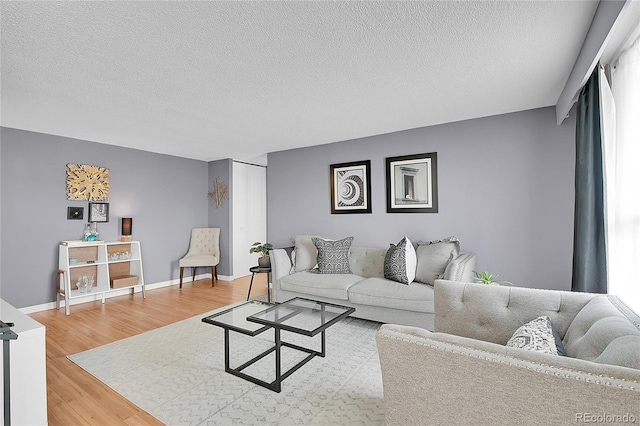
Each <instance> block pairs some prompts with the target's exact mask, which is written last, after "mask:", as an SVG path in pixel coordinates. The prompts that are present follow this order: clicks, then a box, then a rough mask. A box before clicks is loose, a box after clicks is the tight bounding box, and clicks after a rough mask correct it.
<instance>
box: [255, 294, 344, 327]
mask: <svg viewBox="0 0 640 426" xmlns="http://www.w3.org/2000/svg"><path fill="white" fill-rule="evenodd" d="M354 311H355V309H354V308H350V307H348V306H341V305H335V304H332V303H326V302H318V301H315V300H310V299H303V298H301V297H296V298H294V299H291V300H288V301H286V302H284V303H280V304H279V305H273V306H271V307H269V308H267V309H265V310H262V311H260V312H256V313H254V314H252V315H250V316H249V317H248V318H247V320H248V321H250V322H255V323H259V324H263V325H266V326H270V327H278V328H281V329H282V330H288V331H293V332H295V333H299V334H304V335H307V336H315V335H316V334H318V333H319V332H321V331H323V330H325V329H327V327H329V326H330V325H332V324H334V323H336V322H338V321H340V320H341V319H343V318H345V317H346V316H348V315H349V314H351V313H353V312H354Z"/></svg>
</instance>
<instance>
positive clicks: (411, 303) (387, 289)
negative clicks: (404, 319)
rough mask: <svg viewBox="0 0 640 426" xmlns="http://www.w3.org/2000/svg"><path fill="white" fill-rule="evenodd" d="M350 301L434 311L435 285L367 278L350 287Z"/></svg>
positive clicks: (410, 309) (407, 309) (415, 310)
mask: <svg viewBox="0 0 640 426" xmlns="http://www.w3.org/2000/svg"><path fill="white" fill-rule="evenodd" d="M347 292H348V294H349V301H350V302H352V303H358V304H361V305H370V306H382V307H385V308H394V309H402V310H405V311H414V312H429V313H431V312H433V287H430V286H428V285H426V284H422V283H417V282H415V281H414V282H412V283H411V284H409V285H406V284H400V283H398V282H395V281H391V280H387V279H384V278H377V277H374V278H367V279H365V280H362V281H360V282H359V283H357V284H354V285H352V286H351V287H349V290H348V291H347Z"/></svg>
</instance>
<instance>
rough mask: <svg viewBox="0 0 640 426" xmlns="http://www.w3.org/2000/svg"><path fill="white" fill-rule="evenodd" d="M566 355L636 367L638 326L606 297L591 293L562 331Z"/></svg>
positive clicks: (639, 349)
mask: <svg viewBox="0 0 640 426" xmlns="http://www.w3.org/2000/svg"><path fill="white" fill-rule="evenodd" d="M563 343H564V346H565V348H566V350H567V355H568V356H570V357H574V358H580V359H584V360H587V361H594V362H598V363H601V364H612V365H619V366H622V367H629V368H635V369H640V330H639V329H638V327H637V326H634V324H633V323H632V322H631V321H630V320H629V319H628V318H627V317H625V316H624V315H623V314H622V313H621V312H620V310H618V308H616V306H614V304H613V303H611V301H610V300H609V299H608V298H607V297H606V296H597V297H594V298H593V299H592V300H591V301H590V302H589V303H587V304H586V305H585V306H584V307H583V308H582V309H581V310H580V312H578V314H577V315H576V317H575V318H574V319H573V321H572V322H571V325H569V328H568V329H567V332H566V333H565V335H564V340H563Z"/></svg>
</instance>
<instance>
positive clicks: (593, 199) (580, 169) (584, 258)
mask: <svg viewBox="0 0 640 426" xmlns="http://www.w3.org/2000/svg"><path fill="white" fill-rule="evenodd" d="M577 111H578V115H577V118H576V120H577V124H576V178H575V179H576V180H575V191H576V194H575V197H576V199H575V213H574V214H575V219H574V235H573V280H572V283H571V290H572V291H584V292H589V293H606V292H607V259H606V248H605V210H604V209H605V205H604V179H603V175H604V170H603V158H602V132H601V127H600V96H599V82H598V68H597V67H596V69H595V71H594V72H593V74H591V77H590V78H589V81H588V82H587V84H586V85H585V86H584V88H583V89H582V92H581V93H580V97H579V98H578V106H577Z"/></svg>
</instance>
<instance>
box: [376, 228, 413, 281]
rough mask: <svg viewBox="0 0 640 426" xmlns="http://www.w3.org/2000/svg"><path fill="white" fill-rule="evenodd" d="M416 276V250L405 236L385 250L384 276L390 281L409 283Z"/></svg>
mask: <svg viewBox="0 0 640 426" xmlns="http://www.w3.org/2000/svg"><path fill="white" fill-rule="evenodd" d="M415 276H416V251H415V250H414V248H413V245H412V244H411V241H409V239H408V238H407V237H404V238H402V240H400V242H399V243H398V244H397V245H395V244H391V247H389V249H388V250H387V254H386V255H385V257H384V277H385V278H386V279H388V280H391V281H396V282H399V283H402V284H409V283H410V282H412V281H413V279H414V278H415Z"/></svg>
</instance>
